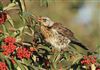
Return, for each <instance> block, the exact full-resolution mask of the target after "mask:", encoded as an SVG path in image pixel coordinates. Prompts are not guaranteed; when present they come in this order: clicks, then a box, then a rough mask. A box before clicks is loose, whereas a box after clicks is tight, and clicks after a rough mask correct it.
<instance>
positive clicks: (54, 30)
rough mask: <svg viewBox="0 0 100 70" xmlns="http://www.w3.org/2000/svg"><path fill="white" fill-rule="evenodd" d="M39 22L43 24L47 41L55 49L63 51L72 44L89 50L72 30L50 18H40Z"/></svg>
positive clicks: (43, 31) (42, 30)
mask: <svg viewBox="0 0 100 70" xmlns="http://www.w3.org/2000/svg"><path fill="white" fill-rule="evenodd" d="M38 21H39V22H40V23H41V32H42V35H43V36H44V38H45V40H46V41H47V42H48V43H50V44H51V45H52V46H54V47H55V48H57V49H59V50H61V49H63V48H65V47H68V45H69V44H70V43H72V44H76V45H78V46H80V47H82V48H84V49H85V50H88V49H87V48H86V47H85V46H84V45H83V44H82V43H80V42H79V41H78V40H77V39H76V38H75V37H74V34H73V32H72V31H71V30H69V29H67V28H65V27H63V26H62V25H61V24H60V23H55V22H53V21H52V20H51V19H49V18H48V17H40V18H39V19H38Z"/></svg>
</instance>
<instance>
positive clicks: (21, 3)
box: [16, 0, 25, 12]
mask: <svg viewBox="0 0 100 70" xmlns="http://www.w3.org/2000/svg"><path fill="white" fill-rule="evenodd" d="M16 1H17V2H18V4H19V7H20V9H21V12H25V2H24V0H16Z"/></svg>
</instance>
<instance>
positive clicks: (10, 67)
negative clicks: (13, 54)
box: [5, 57, 13, 70]
mask: <svg viewBox="0 0 100 70" xmlns="http://www.w3.org/2000/svg"><path fill="white" fill-rule="evenodd" d="M5 60H6V63H7V65H8V68H9V70H13V69H12V64H11V61H10V60H9V59H8V58H6V57H5Z"/></svg>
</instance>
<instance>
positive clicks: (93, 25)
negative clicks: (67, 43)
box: [0, 0, 100, 70]
mask: <svg viewBox="0 0 100 70" xmlns="http://www.w3.org/2000/svg"><path fill="white" fill-rule="evenodd" d="M10 1H14V0H1V1H0V2H2V3H3V5H4V7H6V6H7V5H8V4H9V3H10ZM15 1H24V5H25V9H26V10H25V12H22V11H21V13H19V7H17V8H18V9H16V10H8V11H7V13H8V14H9V15H10V16H11V19H13V20H14V25H15V28H16V29H18V28H19V27H21V26H23V27H24V26H26V25H27V22H26V21H25V23H26V24H22V23H24V20H25V18H26V19H27V20H28V24H29V25H31V23H30V21H29V20H30V19H28V18H27V17H28V15H29V14H33V16H35V17H38V16H48V17H50V18H51V19H52V20H54V21H55V22H59V23H62V24H63V25H64V26H65V27H67V28H69V29H71V30H72V31H73V32H74V33H75V36H76V37H77V38H78V39H79V40H80V41H82V43H84V44H86V45H87V46H88V47H89V48H90V49H91V50H92V51H95V49H96V47H97V46H98V47H100V46H99V42H100V39H99V37H100V32H99V30H100V21H99V20H100V13H99V12H100V9H99V8H100V7H99V6H100V5H99V4H100V1H97V0H15ZM13 8H14V7H13ZM21 17H22V18H21ZM5 26H6V28H7V29H9V30H10V29H11V30H12V29H13V28H12V27H11V25H9V23H8V22H6V24H5ZM0 29H1V27H0ZM25 31H26V32H27V29H24V30H22V33H23V34H22V36H21V37H22V38H21V39H22V41H23V39H24V38H25V39H24V40H26V41H30V42H33V41H32V38H30V37H26V36H25V35H24V32H25ZM32 37H33V36H32ZM23 42H24V41H23ZM40 46H41V45H40ZM28 48H30V47H28ZM36 48H37V49H38V51H35V53H37V54H38V55H37V54H35V53H33V54H32V58H33V57H34V56H36V57H35V59H36V58H38V59H40V60H33V59H34V58H33V59H30V61H28V60H26V59H23V60H25V61H24V63H25V64H27V62H28V63H29V64H30V67H32V66H31V64H33V68H35V67H34V66H35V65H34V63H30V62H32V61H35V62H36V63H37V64H36V68H37V66H38V68H39V67H40V68H41V67H45V66H48V65H45V63H44V61H47V62H48V61H49V62H50V68H51V70H52V69H53V68H58V69H59V67H60V66H61V68H63V67H62V65H60V64H63V66H64V65H65V67H66V65H67V66H69V67H70V66H71V65H72V66H73V65H75V64H78V63H79V66H81V64H80V60H79V61H77V60H78V57H79V59H81V58H82V57H83V55H80V53H79V52H77V51H75V50H71V51H73V53H74V55H75V56H74V55H71V54H69V53H68V52H55V53H53V52H51V51H50V47H48V48H47V46H41V48H38V47H36ZM43 48H46V50H45V51H43V50H42V49H43ZM78 49H79V48H78ZM98 50H99V49H98ZM79 51H82V50H81V49H79ZM99 53H100V52H99V51H98V53H97V58H98V57H99ZM49 54H50V55H49ZM76 54H78V55H76ZM94 54H95V55H96V52H95V53H92V55H94ZM44 55H45V56H44ZM48 56H49V57H50V58H49V57H48ZM71 56H73V57H74V58H73V57H72V60H71V59H70V58H71ZM3 57H5V58H4V59H9V58H8V57H6V56H3ZM51 58H52V59H51ZM60 58H64V59H63V61H61V59H60ZM15 59H16V56H15ZM41 59H43V61H41ZM23 60H19V59H17V60H16V62H19V61H20V63H19V64H18V66H20V64H21V65H23V63H21V62H23ZM31 60H32V61H31ZM74 60H75V61H74ZM66 61H68V62H66ZM97 61H98V62H99V63H100V59H99V58H98V59H97ZM64 62H66V63H65V64H64ZM72 62H73V63H72ZM74 62H75V64H74ZM98 62H97V63H98ZM6 63H7V64H8V62H6ZM47 64H48V63H47ZM93 65H94V64H93ZM8 66H11V65H10V64H8ZM26 66H27V67H29V66H28V65H26ZM53 66H54V67H53ZM87 67H88V66H87ZM9 68H10V67H9ZM17 68H18V67H17ZM20 68H21V67H20ZM22 68H24V67H22ZM26 69H27V68H26ZM23 70H24V69H23Z"/></svg>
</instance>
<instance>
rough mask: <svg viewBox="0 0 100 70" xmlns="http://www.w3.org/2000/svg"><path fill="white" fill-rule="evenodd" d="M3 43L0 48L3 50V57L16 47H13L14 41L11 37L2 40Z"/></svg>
mask: <svg viewBox="0 0 100 70" xmlns="http://www.w3.org/2000/svg"><path fill="white" fill-rule="evenodd" d="M4 42H5V43H6V45H5V46H2V47H1V48H2V49H3V50H4V51H3V52H2V53H3V54H4V55H9V54H11V53H13V52H14V50H15V49H16V46H15V45H14V43H15V42H16V39H15V38H13V37H6V38H5V39H4Z"/></svg>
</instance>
